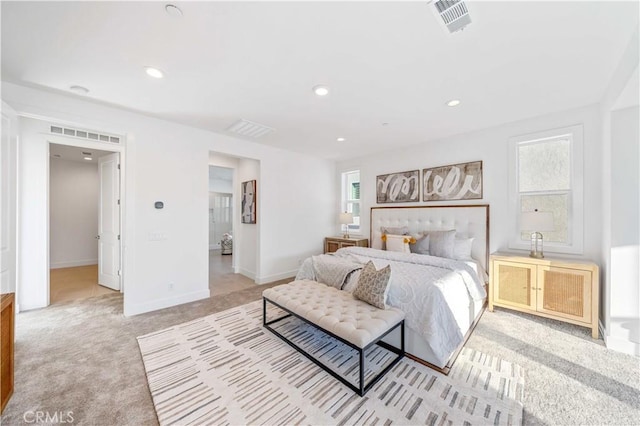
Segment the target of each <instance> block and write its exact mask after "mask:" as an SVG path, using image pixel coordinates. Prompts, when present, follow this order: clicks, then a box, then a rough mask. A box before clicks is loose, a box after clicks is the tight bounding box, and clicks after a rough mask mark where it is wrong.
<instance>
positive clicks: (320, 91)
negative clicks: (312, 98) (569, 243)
mask: <svg viewBox="0 0 640 426" xmlns="http://www.w3.org/2000/svg"><path fill="white" fill-rule="evenodd" d="M313 93H315V94H316V95H318V96H327V95H328V94H329V88H328V87H327V86H323V85H321V84H320V85H318V86H313Z"/></svg>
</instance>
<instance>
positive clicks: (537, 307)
mask: <svg viewBox="0 0 640 426" xmlns="http://www.w3.org/2000/svg"><path fill="white" fill-rule="evenodd" d="M489 267H490V272H489V275H490V284H489V311H493V307H494V306H500V307H503V308H509V309H513V310H516V311H520V312H526V313H530V314H533V315H538V316H542V317H545V318H551V319H556V320H559V321H565V322H568V323H571V324H576V325H581V326H584V327H589V328H591V335H592V337H593V338H594V339H597V338H598V313H599V305H598V296H599V294H600V286H599V268H598V265H596V264H595V263H592V262H587V261H579V260H563V259H557V258H555V259H554V258H546V257H545V258H543V259H536V258H532V257H528V256H520V255H516V254H508V253H493V254H492V255H491V262H490V266H489Z"/></svg>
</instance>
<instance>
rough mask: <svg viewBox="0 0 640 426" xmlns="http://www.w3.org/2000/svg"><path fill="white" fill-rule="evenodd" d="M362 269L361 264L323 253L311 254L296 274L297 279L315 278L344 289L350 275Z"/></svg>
mask: <svg viewBox="0 0 640 426" xmlns="http://www.w3.org/2000/svg"><path fill="white" fill-rule="evenodd" d="M360 269H362V265H361V264H358V263H354V262H350V261H348V260H344V259H340V258H338V257H335V256H332V255H327V254H321V255H319V256H311V257H310V258H308V259H306V260H305V261H304V262H303V263H302V266H301V267H300V270H299V271H298V275H296V280H302V279H308V280H314V281H317V282H320V283H323V284H326V285H330V286H332V287H335V288H337V289H342V286H343V285H344V283H345V282H346V281H347V278H348V277H349V275H350V274H351V273H352V272H354V271H358V270H360Z"/></svg>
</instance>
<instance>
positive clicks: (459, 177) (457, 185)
mask: <svg viewBox="0 0 640 426" xmlns="http://www.w3.org/2000/svg"><path fill="white" fill-rule="evenodd" d="M422 181H423V182H422V188H423V189H422V191H423V193H422V201H446V200H474V199H482V161H473V162H471V163H460V164H451V165H449V166H441V167H432V168H430V169H423V170H422Z"/></svg>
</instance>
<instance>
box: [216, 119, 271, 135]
mask: <svg viewBox="0 0 640 426" xmlns="http://www.w3.org/2000/svg"><path fill="white" fill-rule="evenodd" d="M275 130H276V129H274V128H272V127H269V126H265V125H264V124H259V123H254V122H253V121H249V120H244V119H241V120H238V121H236V122H235V123H233V124H232V125H231V126H229V127H227V131H229V132H232V133H236V134H238V135H242V136H248V137H251V138H261V137H263V136H265V135H267V134H269V133H271V132H273V131H275Z"/></svg>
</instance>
